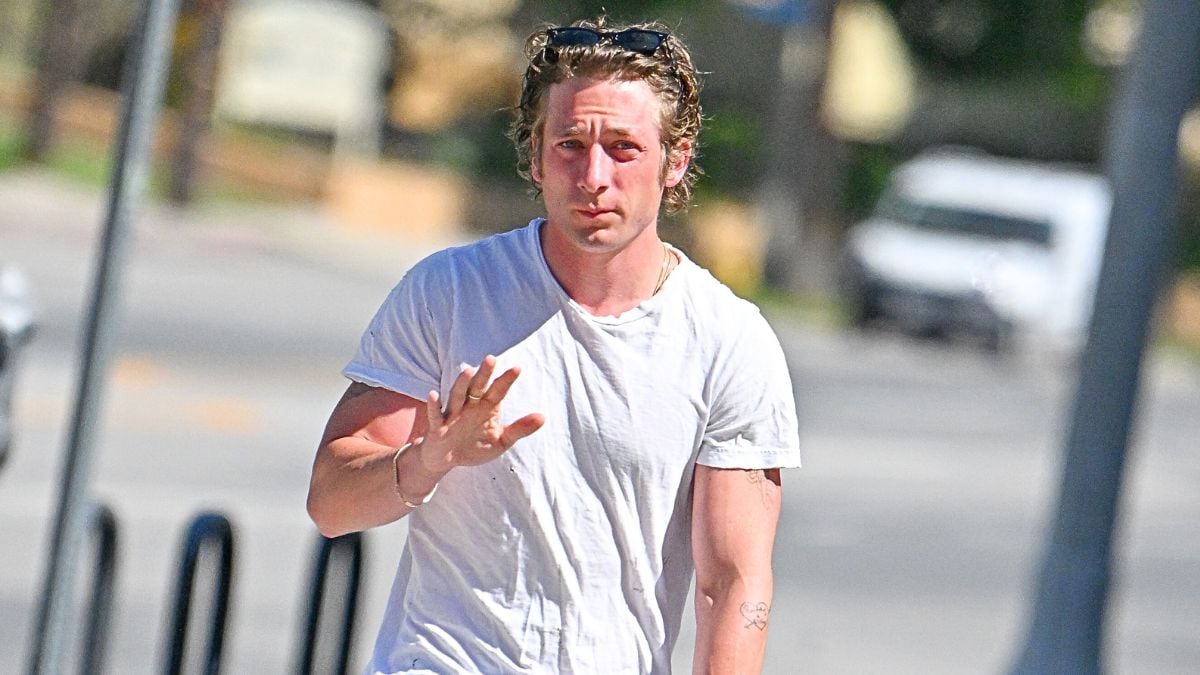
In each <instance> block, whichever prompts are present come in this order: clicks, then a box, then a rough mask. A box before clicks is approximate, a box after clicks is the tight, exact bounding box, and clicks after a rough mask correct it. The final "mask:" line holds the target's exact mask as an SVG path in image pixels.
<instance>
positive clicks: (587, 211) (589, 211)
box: [575, 207, 614, 218]
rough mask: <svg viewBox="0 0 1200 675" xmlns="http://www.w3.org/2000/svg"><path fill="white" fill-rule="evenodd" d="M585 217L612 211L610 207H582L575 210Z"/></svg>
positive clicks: (593, 216) (596, 216)
mask: <svg viewBox="0 0 1200 675" xmlns="http://www.w3.org/2000/svg"><path fill="white" fill-rule="evenodd" d="M575 211H576V212H577V213H579V214H580V215H582V216H583V217H585V218H598V217H600V216H602V215H604V214H606V213H613V212H614V211H613V210H612V209H601V208H593V207H583V208H579V209H576V210H575Z"/></svg>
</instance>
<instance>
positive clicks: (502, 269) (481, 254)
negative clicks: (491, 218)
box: [399, 222, 537, 289]
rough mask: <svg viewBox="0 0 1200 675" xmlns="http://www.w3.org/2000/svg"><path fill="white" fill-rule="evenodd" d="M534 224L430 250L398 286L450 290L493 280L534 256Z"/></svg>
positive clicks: (517, 267)
mask: <svg viewBox="0 0 1200 675" xmlns="http://www.w3.org/2000/svg"><path fill="white" fill-rule="evenodd" d="M535 224H536V222H535V223H530V224H529V225H527V226H525V227H521V228H517V229H513V230H509V231H507V232H502V233H499V234H494V235H491V236H488V237H484V238H483V239H480V240H478V241H474V242H471V243H469V244H464V245H461V246H453V247H450V248H445V249H442V250H440V251H437V252H435V253H432V254H430V255H428V256H426V257H425V258H423V259H422V260H420V261H419V262H418V263H417V264H416V265H413V267H412V268H411V269H410V270H409V271H408V272H407V273H405V275H404V277H403V278H402V279H401V281H400V284H399V285H400V286H404V285H409V286H414V287H416V288H423V289H433V288H438V289H452V288H455V287H458V286H462V285H463V284H470V283H472V282H475V283H492V282H494V281H495V279H494V277H496V276H501V275H508V274H512V273H513V271H514V270H516V269H520V268H522V267H526V266H528V265H530V264H531V263H532V261H533V260H535V259H536V255H537V250H536V249H535V248H534V244H535V243H536V241H537V231H536V228H535Z"/></svg>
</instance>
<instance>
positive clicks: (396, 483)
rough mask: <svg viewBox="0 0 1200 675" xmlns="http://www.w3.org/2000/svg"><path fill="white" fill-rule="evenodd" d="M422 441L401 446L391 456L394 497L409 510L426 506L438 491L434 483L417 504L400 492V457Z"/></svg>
mask: <svg viewBox="0 0 1200 675" xmlns="http://www.w3.org/2000/svg"><path fill="white" fill-rule="evenodd" d="M423 440H425V439H423V438H418V439H417V440H415V441H411V442H409V443H405V444H404V445H402V446H400V447H399V448H397V449H396V454H394V455H392V478H393V482H392V487H393V488H395V490H396V495H397V496H399V497H400V501H402V502H404V505H405V506H407V507H408V508H410V509H415V508H417V507H418V506H421V505H424V504H428V503H429V500H430V499H433V493H435V492H437V489H438V486H437V483H434V485H433V489H432V490H430V491H429V494H427V495H425V498H424V499H422V500H421V501H419V502H414V501H412V500H410V499H409V498H408V497H405V496H404V493H403V492H401V491H400V455H402V454H404V451H405V450H408V449H409V448H411V447H412V446H414V445H416V444H418V443H420V442H421V441H423Z"/></svg>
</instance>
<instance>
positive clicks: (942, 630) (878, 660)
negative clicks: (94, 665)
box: [0, 173, 1200, 674]
mask: <svg viewBox="0 0 1200 675" xmlns="http://www.w3.org/2000/svg"><path fill="white" fill-rule="evenodd" d="M102 207H103V201H102V199H101V197H100V196H99V195H96V194H92V193H89V192H88V191H86V190H83V189H80V188H77V187H72V186H69V185H64V184H62V183H58V182H56V181H54V180H52V179H49V178H48V177H47V176H45V175H41V174H36V173H19V174H13V173H9V174H0V261H4V262H10V263H16V264H18V265H19V266H20V267H21V268H22V269H23V270H24V271H25V272H26V273H27V274H28V275H29V276H30V278H31V281H32V284H33V286H34V289H35V291H36V294H37V297H36V300H37V306H38V310H39V315H40V320H41V330H40V332H39V334H38V336H37V338H36V340H35V342H34V343H33V345H32V346H31V347H30V349H29V350H28V352H27V353H26V355H25V356H26V357H27V358H26V359H25V361H24V363H22V364H21V365H22V370H21V373H20V378H19V382H18V400H17V409H16V426H17V431H18V434H19V435H18V437H17V439H16V443H15V447H14V453H13V457H12V458H11V459H10V462H9V465H8V466H7V467H6V468H5V469H4V470H3V472H2V473H0V537H3V543H2V544H0V626H3V630H0V672H5V673H7V672H20V671H21V670H22V669H23V668H24V665H25V663H26V659H27V657H28V649H29V645H30V638H31V634H30V631H31V630H32V622H33V616H34V610H35V608H36V605H37V601H36V600H37V599H36V596H37V594H38V592H39V589H40V584H41V580H42V574H43V569H44V565H45V556H46V551H47V544H48V538H49V536H50V531H49V528H50V526H51V522H52V519H53V510H54V508H55V505H56V503H57V490H58V481H59V474H60V471H61V464H62V454H63V451H64V448H65V444H66V435H67V431H68V422H67V421H68V419H69V415H70V413H71V410H70V408H71V405H72V401H73V396H74V389H75V378H76V377H77V372H76V371H77V359H78V356H77V354H78V349H79V348H78V340H79V331H80V324H81V317H82V316H83V307H84V305H85V298H86V297H87V295H88V294H89V293H90V286H91V274H92V269H93V263H94V260H93V258H94V255H95V251H96V249H97V237H98V233H99V225H100V222H101V220H102V215H103V214H102ZM138 223H139V224H138V227H137V228H136V230H135V232H134V236H133V244H134V245H133V246H132V247H131V249H130V251H129V255H128V259H127V266H126V270H127V271H126V273H125V274H124V277H123V279H122V288H123V289H124V293H123V295H122V298H121V302H120V306H121V310H122V311H121V317H120V318H121V329H120V332H119V337H118V355H117V359H116V361H115V363H114V367H113V369H112V372H111V378H110V380H109V385H108V387H107V389H106V396H105V398H104V401H103V407H102V413H103V420H104V423H103V425H102V432H101V434H100V438H99V439H98V443H97V447H96V452H97V463H96V466H95V469H96V471H95V483H94V484H95V493H96V495H97V496H98V497H99V498H100V499H102V500H104V501H105V502H106V503H108V504H110V505H111V506H112V507H113V508H114V510H115V511H116V514H117V516H118V518H119V520H120V526H121V530H120V536H121V559H120V567H119V577H118V587H117V614H116V616H115V621H114V624H113V625H112V644H111V648H110V658H109V663H110V665H111V668H110V670H111V671H112V672H121V673H137V672H154V671H156V670H158V669H159V668H160V664H161V661H162V658H163V653H162V650H163V647H164V645H165V644H166V638H167V636H166V635H165V632H166V624H167V617H168V609H169V607H168V598H169V592H168V591H169V588H170V587H171V583H172V579H173V577H174V573H175V566H176V564H177V558H178V547H179V543H180V539H181V537H182V535H183V531H184V528H185V526H186V524H187V522H188V520H189V519H190V518H191V517H192V516H193V515H195V514H196V513H198V512H200V511H202V510H212V509H215V510H219V511H222V512H224V513H226V514H227V515H229V517H230V518H231V519H232V520H233V522H234V524H235V527H236V534H237V551H236V555H237V561H236V578H235V587H234V604H233V613H232V616H231V624H230V632H229V635H228V638H227V651H226V659H225V665H226V668H227V672H232V673H272V672H280V673H282V672H287V671H288V670H289V669H290V668H291V666H292V664H293V663H294V662H295V659H296V656H297V650H298V645H297V638H298V635H299V632H300V628H301V626H300V619H301V617H300V613H301V608H302V605H303V598H304V593H305V592H306V589H305V585H306V577H307V574H308V566H309V557H310V555H311V551H312V547H313V545H314V543H315V541H316V539H315V537H316V535H315V531H314V529H313V528H312V526H311V524H310V523H309V522H308V520H307V517H306V516H305V513H304V508H303V500H304V494H305V489H306V485H307V477H308V470H309V465H310V462H311V457H312V452H313V449H314V445H315V442H316V440H317V438H318V436H319V434H320V432H321V427H322V425H323V423H324V420H325V417H326V416H327V414H328V412H329V410H330V408H331V407H332V405H333V403H334V402H335V401H336V400H337V398H338V396H339V395H340V393H341V391H342V389H343V388H344V386H345V383H344V381H343V380H342V379H341V378H340V376H339V375H338V370H339V369H340V367H341V365H342V364H343V363H344V361H345V360H346V359H347V358H348V357H349V356H350V354H351V353H352V351H353V348H354V345H355V344H356V341H357V339H358V335H359V333H360V331H361V330H362V328H363V327H364V326H365V324H366V321H367V320H368V319H369V317H370V316H371V314H372V313H373V311H374V309H375V307H376V305H377V304H378V303H379V302H380V301H381V300H382V298H383V296H384V295H385V294H386V292H387V290H388V289H389V288H390V287H391V285H392V284H393V283H394V282H395V281H396V280H397V279H398V278H399V276H400V275H401V274H402V273H403V271H404V269H406V268H407V266H408V265H409V264H411V262H413V260H415V259H416V257H417V256H419V255H420V254H421V253H422V252H423V251H420V250H416V249H413V248H412V247H411V246H407V245H406V244H405V243H404V242H400V241H395V240H389V239H387V238H380V237H378V236H372V237H370V238H368V237H367V236H366V235H362V234H354V233H349V232H347V231H346V230H345V229H344V228H337V227H334V226H333V225H332V224H331V223H330V222H328V221H327V220H326V219H325V218H323V217H322V216H321V215H320V213H318V212H316V211H313V210H311V209H308V210H306V209H283V208H265V207H264V208H259V209H255V210H252V211H247V210H245V209H241V210H237V211H232V210H219V209H212V208H209V209H206V210H203V211H200V212H185V213H181V212H175V211H171V210H168V209H161V208H151V209H148V210H146V211H145V212H144V213H143V216H142V217H141V218H139V221H138ZM772 321H773V323H774V324H775V325H776V328H777V330H778V332H779V333H780V336H781V339H782V341H783V343H784V346H785V349H786V351H787V354H788V358H789V363H790V365H791V367H792V370H793V378H794V381H795V384H796V396H797V401H798V403H799V406H800V410H801V423H802V442H803V444H804V448H805V461H806V466H805V468H803V469H800V470H794V471H788V472H786V473H785V476H784V483H785V495H786V497H785V507H784V514H783V518H782V521H781V525H780V533H779V539H778V544H777V547H776V566H775V569H776V588H777V591H776V599H775V604H774V610H773V613H772V624H771V637H770V642H769V648H768V665H767V668H766V672H768V673H780V674H788V673H814V674H828V673H947V674H951V673H953V674H960V673H998V672H1002V671H1003V670H1004V669H1005V667H1006V665H1007V664H1008V663H1009V662H1010V660H1011V658H1012V656H1013V655H1014V653H1015V650H1016V649H1017V645H1018V644H1019V642H1020V638H1021V631H1022V629H1023V626H1024V621H1025V614H1026V612H1027V611H1028V589H1029V588H1031V585H1032V581H1033V574H1034V572H1035V568H1036V562H1037V558H1038V555H1039V553H1040V550H1041V545H1042V535H1043V531H1044V527H1045V521H1046V518H1047V517H1048V513H1049V508H1050V505H1051V502H1052V501H1053V498H1054V494H1055V490H1056V486H1057V482H1058V457H1059V452H1060V446H1061V445H1062V439H1061V436H1062V427H1063V424H1064V418H1065V415H1066V413H1067V403H1068V402H1069V400H1070V396H1071V387H1072V386H1073V379H1072V374H1071V372H1070V370H1069V369H1068V368H1067V367H1066V366H1064V365H1063V364H1061V363H1055V362H1052V361H1048V360H1045V359H1037V358H1026V357H1015V358H1006V359H995V358H991V357H988V356H987V355H984V354H980V353H978V352H976V351H974V350H972V349H970V348H960V347H953V346H947V345H941V344H935V343H928V342H920V341H914V340H909V339H904V338H900V337H896V336H890V335H883V334H879V335H854V334H842V333H839V332H835V331H832V330H829V329H822V328H818V327H813V326H807V325H803V324H799V323H796V322H794V321H792V320H789V319H787V318H786V317H782V316H772ZM1144 392H1145V395H1144V396H1143V401H1142V406H1141V413H1142V414H1141V417H1140V420H1139V424H1138V426H1137V438H1136V443H1135V447H1134V450H1133V452H1134V454H1133V455H1132V459H1131V462H1130V467H1129V475H1128V481H1127V483H1126V485H1127V491H1126V494H1125V502H1124V503H1125V509H1124V511H1123V514H1124V521H1123V526H1122V529H1121V543H1120V548H1119V552H1120V563H1119V575H1118V578H1117V583H1116V585H1115V588H1114V597H1113V603H1112V621H1111V626H1110V631H1109V633H1110V642H1109V644H1110V650H1109V666H1110V671H1111V672H1114V673H1168V674H1169V673H1192V672H1195V670H1196V667H1197V664H1200V637H1198V636H1197V633H1196V630H1195V626H1197V625H1200V526H1198V525H1197V523H1198V522H1200V452H1197V450H1200V443H1198V442H1197V440H1196V439H1197V438H1200V416H1198V415H1197V414H1196V411H1198V410H1200V370H1198V369H1197V368H1196V367H1195V366H1194V365H1192V364H1189V363H1187V362H1185V361H1183V360H1181V359H1179V358H1177V357H1174V356H1172V355H1170V354H1155V355H1154V357H1153V358H1152V359H1151V360H1150V362H1149V367H1148V368H1147V383H1146V387H1145V389H1144ZM403 536H404V528H403V524H398V525H394V526H389V527H387V528H383V529H381V530H378V531H374V532H371V533H369V534H368V537H367V540H366V543H367V546H368V550H369V556H368V561H367V564H368V568H367V569H368V575H367V578H366V605H365V607H364V608H363V614H362V630H360V633H359V636H358V641H357V645H358V649H357V650H356V655H357V657H356V662H361V660H362V658H364V656H365V652H366V650H367V649H368V648H369V645H370V643H371V640H372V638H373V632H374V629H375V626H376V625H377V622H378V620H379V615H380V613H381V612H382V601H383V599H384V596H385V594H386V589H387V587H388V585H389V583H390V579H391V575H392V571H393V569H394V565H395V560H396V558H397V556H398V554H399V550H400V547H401V546H402V544H403ZM687 623H688V622H687V620H686V619H685V636H684V639H683V642H684V644H681V645H680V649H679V650H678V654H677V658H676V664H677V665H678V666H679V668H678V670H679V671H680V672H687V667H686V666H687V664H688V663H689V662H690V658H689V655H688V653H689V650H690V643H691V631H690V629H688V628H687Z"/></svg>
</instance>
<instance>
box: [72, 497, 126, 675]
mask: <svg viewBox="0 0 1200 675" xmlns="http://www.w3.org/2000/svg"><path fill="white" fill-rule="evenodd" d="M89 515H90V518H89V521H88V530H89V531H90V533H91V536H92V537H93V539H94V541H95V546H96V557H95V566H94V568H93V572H92V589H91V593H90V594H89V595H88V606H87V614H86V616H87V623H86V624H84V638H83V640H84V641H83V652H82V654H81V655H80V658H79V672H80V673H82V674H84V675H90V674H92V673H101V672H104V659H105V656H106V655H107V652H108V628H109V626H110V625H112V622H111V621H110V620H109V619H110V618H111V617H112V601H113V588H114V586H115V585H116V576H117V546H118V543H119V542H118V539H117V517H116V515H115V514H114V513H113V511H112V509H110V508H109V507H108V505H106V504H103V503H99V502H97V503H95V504H93V506H92V511H91V513H90V514H89Z"/></svg>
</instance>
